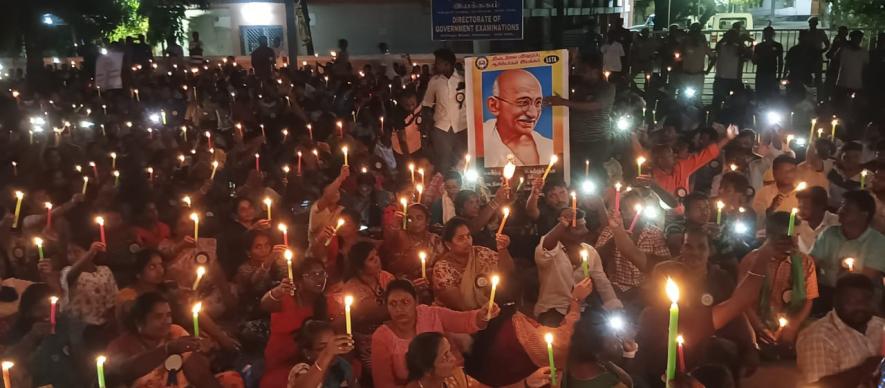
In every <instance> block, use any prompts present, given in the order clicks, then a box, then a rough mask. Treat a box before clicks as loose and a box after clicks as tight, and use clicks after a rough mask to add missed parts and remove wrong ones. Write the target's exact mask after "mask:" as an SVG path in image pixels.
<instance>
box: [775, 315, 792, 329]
mask: <svg viewBox="0 0 885 388" xmlns="http://www.w3.org/2000/svg"><path fill="white" fill-rule="evenodd" d="M788 323H790V322H789V321H787V318H784V317H780V318H778V319H777V325H778V327H786V326H787V324H788Z"/></svg>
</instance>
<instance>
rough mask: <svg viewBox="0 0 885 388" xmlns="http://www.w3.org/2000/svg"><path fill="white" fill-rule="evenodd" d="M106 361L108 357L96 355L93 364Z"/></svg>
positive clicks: (101, 364) (100, 364) (99, 364)
mask: <svg viewBox="0 0 885 388" xmlns="http://www.w3.org/2000/svg"><path fill="white" fill-rule="evenodd" d="M106 362H108V358H107V357H105V356H98V357H96V358H95V365H98V366H103V365H104V363H106Z"/></svg>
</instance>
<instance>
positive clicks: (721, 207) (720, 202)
mask: <svg viewBox="0 0 885 388" xmlns="http://www.w3.org/2000/svg"><path fill="white" fill-rule="evenodd" d="M716 208H717V209H720V210H722V209H724V208H725V202H722V201H716Z"/></svg>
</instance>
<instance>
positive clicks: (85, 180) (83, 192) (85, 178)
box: [80, 175, 89, 195]
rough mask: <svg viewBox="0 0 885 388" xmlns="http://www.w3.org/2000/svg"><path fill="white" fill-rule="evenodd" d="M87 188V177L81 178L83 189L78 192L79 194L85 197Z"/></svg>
mask: <svg viewBox="0 0 885 388" xmlns="http://www.w3.org/2000/svg"><path fill="white" fill-rule="evenodd" d="M87 187H89V177H88V176H85V175H84V176H83V189H82V190H80V193H81V194H83V195H86V188H87Z"/></svg>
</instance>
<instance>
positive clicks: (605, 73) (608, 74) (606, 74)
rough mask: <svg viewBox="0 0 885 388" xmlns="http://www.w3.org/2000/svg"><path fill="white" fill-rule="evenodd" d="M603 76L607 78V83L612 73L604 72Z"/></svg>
mask: <svg viewBox="0 0 885 388" xmlns="http://www.w3.org/2000/svg"><path fill="white" fill-rule="evenodd" d="M602 75H604V76H605V81H606V82H608V76H610V75H612V72H610V71H608V70H606V71H604V72H602Z"/></svg>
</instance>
